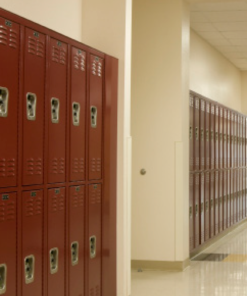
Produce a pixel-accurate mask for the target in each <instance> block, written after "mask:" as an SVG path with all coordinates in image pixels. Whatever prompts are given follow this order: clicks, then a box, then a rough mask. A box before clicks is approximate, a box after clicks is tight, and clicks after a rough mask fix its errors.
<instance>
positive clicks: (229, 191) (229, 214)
mask: <svg viewBox="0 0 247 296" xmlns="http://www.w3.org/2000/svg"><path fill="white" fill-rule="evenodd" d="M230 226H231V171H230V170H227V228H228V227H230Z"/></svg>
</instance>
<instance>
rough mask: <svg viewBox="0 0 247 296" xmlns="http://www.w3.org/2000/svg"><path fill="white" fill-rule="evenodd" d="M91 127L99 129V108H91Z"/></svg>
mask: <svg viewBox="0 0 247 296" xmlns="http://www.w3.org/2000/svg"><path fill="white" fill-rule="evenodd" d="M91 127H93V128H96V127H97V107H95V106H91Z"/></svg>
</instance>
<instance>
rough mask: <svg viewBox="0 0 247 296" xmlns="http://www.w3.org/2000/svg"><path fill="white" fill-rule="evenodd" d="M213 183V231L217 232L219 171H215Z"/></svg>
mask: <svg viewBox="0 0 247 296" xmlns="http://www.w3.org/2000/svg"><path fill="white" fill-rule="evenodd" d="M214 176H215V183H214V204H215V209H214V221H215V224H214V233H215V235H217V234H218V233H219V171H215V175H214Z"/></svg>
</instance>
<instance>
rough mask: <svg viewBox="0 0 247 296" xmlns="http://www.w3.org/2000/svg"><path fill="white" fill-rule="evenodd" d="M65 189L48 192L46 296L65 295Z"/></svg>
mask: <svg viewBox="0 0 247 296" xmlns="http://www.w3.org/2000/svg"><path fill="white" fill-rule="evenodd" d="M64 248H65V188H55V189H49V190H48V256H47V258H48V261H47V264H48V270H47V273H48V293H47V295H48V296H53V295H65V287H64V283H65V274H64V267H65V250H64Z"/></svg>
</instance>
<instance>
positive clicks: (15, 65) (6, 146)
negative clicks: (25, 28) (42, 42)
mask: <svg viewBox="0 0 247 296" xmlns="http://www.w3.org/2000/svg"><path fill="white" fill-rule="evenodd" d="M0 26H1V30H0V56H1V74H0V79H1V85H0V127H1V145H0V187H10V186H16V184H17V122H18V74H19V38H20V36H19V35H20V34H19V25H17V24H15V23H13V22H10V21H9V20H6V19H4V18H1V17H0Z"/></svg>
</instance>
